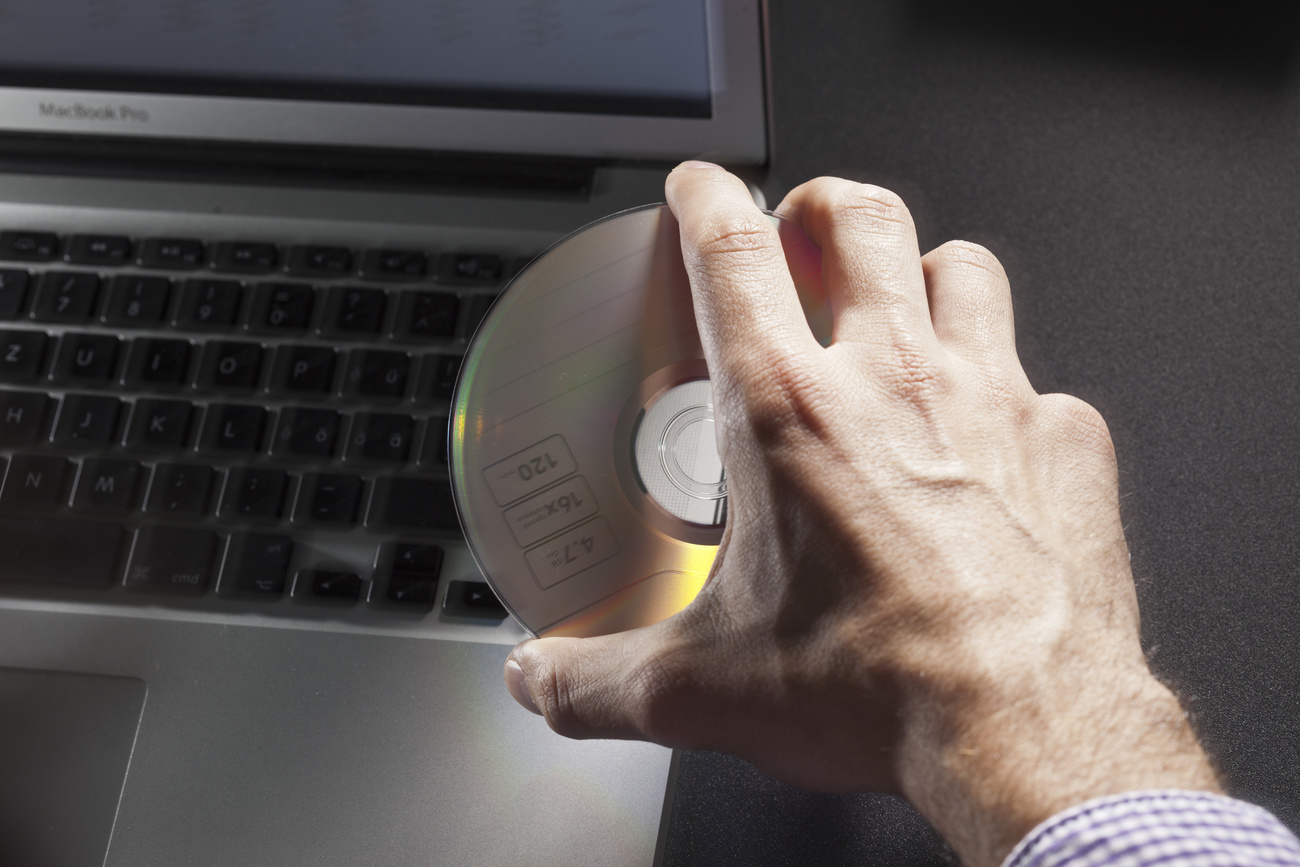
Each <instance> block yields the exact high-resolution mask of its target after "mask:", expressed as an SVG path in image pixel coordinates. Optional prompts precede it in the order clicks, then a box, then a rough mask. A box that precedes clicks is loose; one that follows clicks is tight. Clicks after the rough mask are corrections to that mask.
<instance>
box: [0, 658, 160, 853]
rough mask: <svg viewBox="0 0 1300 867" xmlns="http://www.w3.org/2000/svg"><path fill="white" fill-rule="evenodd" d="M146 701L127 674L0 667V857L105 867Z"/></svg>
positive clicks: (142, 690) (140, 685)
mask: <svg viewBox="0 0 1300 867" xmlns="http://www.w3.org/2000/svg"><path fill="white" fill-rule="evenodd" d="M144 700H145V684H144V681H142V680H137V679H135V678H128V677H103V676H97V675H80V674H62V673H55V672H46V671H26V670H18V669H0V768H3V769H4V771H3V773H0V863H4V864H8V865H12V867H25V865H38V864H39V865H49V867H91V865H95V867H97V865H100V864H103V863H104V853H105V852H106V851H107V849H108V841H109V837H110V836H111V834H112V832H113V818H114V816H115V815H116V813H117V806H118V800H119V799H120V797H121V794H122V781H123V779H124V778H125V776H126V766H127V763H128V762H129V761H130V759H131V749H132V747H133V746H134V744H135V737H136V730H137V728H138V727H139V724H140V712H141V710H142V709H143V708H144ZM52 817H57V821H52Z"/></svg>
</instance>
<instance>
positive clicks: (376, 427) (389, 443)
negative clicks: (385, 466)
mask: <svg viewBox="0 0 1300 867" xmlns="http://www.w3.org/2000/svg"><path fill="white" fill-rule="evenodd" d="M414 436H415V419H413V418H411V417H410V416H409V415H396V414H394V413H378V412H377V413H361V414H360V415H358V416H357V417H356V419H355V420H354V421H353V422H352V435H351V436H350V437H348V460H350V461H356V460H360V461H374V462H377V463H398V464H404V463H406V461H407V460H408V459H409V458H410V456H411V439H412V438H413V437H414Z"/></svg>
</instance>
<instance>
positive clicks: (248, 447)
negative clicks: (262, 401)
mask: <svg viewBox="0 0 1300 867" xmlns="http://www.w3.org/2000/svg"><path fill="white" fill-rule="evenodd" d="M266 417H267V412H266V410H265V409H263V408H262V407H260V406H242V405H239V404H229V403H214V404H212V405H211V406H209V407H208V414H207V419H206V421H205V422H204V430H203V438H202V443H201V447H202V448H203V450H204V451H206V452H212V453H221V452H256V451H259V450H260V449H261V447H262V433H263V431H265V429H266Z"/></svg>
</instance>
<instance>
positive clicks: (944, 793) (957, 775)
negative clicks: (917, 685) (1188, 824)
mask: <svg viewBox="0 0 1300 867" xmlns="http://www.w3.org/2000/svg"><path fill="white" fill-rule="evenodd" d="M1098 672H1107V677H1106V679H1105V680H1104V682H1103V681H1101V680H1099V678H1098ZM1079 674H1080V675H1081V676H1079V677H1066V678H1061V677H1060V675H1059V674H1056V675H1054V677H1053V678H1039V677H1034V676H1033V675H1032V674H1028V675H1023V676H1022V677H1019V678H1018V677H1005V678H1003V679H1002V682H1001V684H1000V685H999V687H998V688H992V689H991V688H988V686H987V685H984V686H981V687H980V688H978V689H973V688H972V689H962V688H958V689H955V690H954V689H952V688H951V686H950V687H949V688H947V689H943V690H931V691H929V694H928V695H924V696H922V695H917V696H916V697H915V700H914V701H913V702H912V703H911V706H910V707H909V709H908V715H910V716H912V718H913V719H915V720H916V721H917V722H916V724H915V725H905V731H907V732H908V736H907V740H906V741H905V743H904V745H903V750H902V753H901V765H900V770H899V777H900V781H901V784H902V788H903V792H904V794H905V795H906V796H907V797H908V798H909V800H911V801H912V803H913V804H914V805H915V806H916V807H917V809H918V810H919V811H920V812H921V813H922V815H924V816H925V817H926V818H927V819H928V820H929V821H930V822H931V824H933V825H934V826H935V828H936V830H938V832H939V833H940V834H941V835H942V836H943V837H944V838H945V839H946V840H947V841H948V842H949V844H950V845H951V846H952V847H953V848H954V849H955V850H956V851H957V853H958V854H959V855H960V856H961V858H962V862H963V863H964V864H967V865H970V867H975V865H990V867H995V865H997V864H999V863H1001V860H1002V859H1003V858H1004V857H1005V856H1006V854H1007V853H1008V852H1010V851H1011V849H1012V848H1013V847H1014V846H1015V845H1016V843H1018V842H1019V841H1020V840H1021V839H1022V838H1023V837H1024V836H1025V835H1026V834H1028V833H1029V832H1030V831H1031V830H1032V829H1033V828H1034V827H1036V826H1037V825H1038V824H1040V823H1041V822H1043V821H1045V820H1046V819H1048V818H1050V817H1051V816H1053V815H1055V814H1057V813H1059V812H1061V811H1063V810H1066V809H1068V808H1069V807H1072V806H1074V805H1076V804H1079V803H1082V802H1084V801H1087V800H1090V799H1093V798H1097V797H1102V796H1106V795H1113V794H1117V793H1120V792H1125V791H1133V790H1139V789H1159V788H1178V789H1195V790H1205V791H1213V792H1218V791H1220V789H1219V785H1218V782H1217V780H1216V778H1215V776H1214V772H1213V770H1212V768H1211V767H1210V764H1209V762H1208V760H1207V759H1206V757H1205V754H1204V752H1203V751H1202V749H1201V747H1200V745H1199V743H1198V742H1197V740H1196V738H1195V735H1194V734H1193V732H1192V729H1191V726H1190V725H1189V724H1188V721H1187V717H1186V714H1185V712H1184V711H1183V710H1182V708H1181V707H1180V706H1179V704H1178V701H1177V699H1175V697H1174V696H1173V694H1172V693H1170V692H1169V690H1168V689H1166V688H1165V687H1164V686H1163V685H1161V684H1160V683H1159V682H1158V681H1157V680H1156V679H1155V678H1154V677H1153V676H1152V675H1151V674H1150V673H1149V671H1147V669H1146V667H1145V664H1142V665H1139V666H1132V667H1128V668H1126V669H1122V670H1117V669H1107V668H1105V667H1100V668H1097V669H1096V670H1095V671H1091V672H1079ZM1052 683H1055V684H1057V685H1056V686H1054V687H1053V686H1051V684H1052Z"/></svg>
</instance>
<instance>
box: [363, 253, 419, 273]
mask: <svg viewBox="0 0 1300 867" xmlns="http://www.w3.org/2000/svg"><path fill="white" fill-rule="evenodd" d="M428 270H429V260H428V258H426V257H425V255H424V254H423V253H421V252H419V251H417V250H371V251H369V252H368V253H366V256H365V260H364V261H363V262H362V265H361V271H362V273H363V274H365V276H367V277H373V278H375V279H376V280H418V279H420V278H421V277H423V276H424V275H425V273H426V272H427V271H428Z"/></svg>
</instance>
